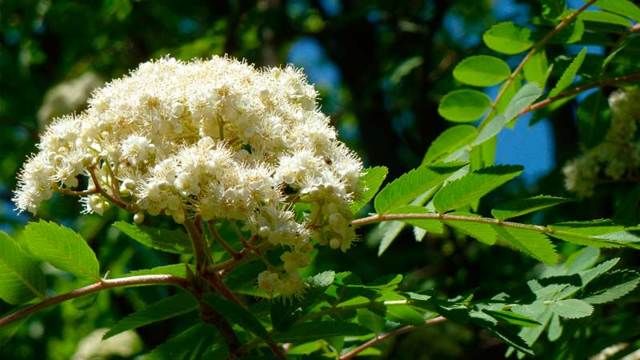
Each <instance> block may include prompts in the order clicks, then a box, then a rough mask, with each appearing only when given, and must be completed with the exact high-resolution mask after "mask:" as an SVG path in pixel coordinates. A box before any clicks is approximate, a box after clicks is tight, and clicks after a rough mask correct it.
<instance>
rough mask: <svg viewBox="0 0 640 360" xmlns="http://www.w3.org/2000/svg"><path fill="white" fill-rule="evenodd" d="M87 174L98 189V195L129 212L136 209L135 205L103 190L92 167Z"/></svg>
mask: <svg viewBox="0 0 640 360" xmlns="http://www.w3.org/2000/svg"><path fill="white" fill-rule="evenodd" d="M89 174H90V175H91V180H93V186H95V187H96V190H97V191H98V193H100V195H102V196H104V197H105V198H106V199H107V200H109V201H110V202H112V203H113V204H115V205H117V206H119V207H121V208H123V209H125V210H127V211H130V212H136V211H138V208H137V207H136V206H135V205H133V204H130V203H128V202H125V201H122V200H121V199H120V198H118V197H116V196H113V195H111V194H109V192H107V191H105V190H104V189H103V188H102V185H101V184H100V181H99V180H98V177H97V176H96V173H95V170H94V169H93V168H89Z"/></svg>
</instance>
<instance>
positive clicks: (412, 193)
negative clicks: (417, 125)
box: [374, 164, 462, 214]
mask: <svg viewBox="0 0 640 360" xmlns="http://www.w3.org/2000/svg"><path fill="white" fill-rule="evenodd" d="M461 167H462V165H459V164H454V165H447V164H443V165H441V166H436V165H432V166H425V165H423V166H420V167H418V168H416V169H413V170H411V171H409V172H408V173H406V174H403V175H402V176H400V177H399V178H397V179H395V180H394V181H392V182H391V183H389V184H387V185H386V186H385V187H384V188H383V189H382V190H381V191H380V193H379V194H378V196H376V198H375V201H374V206H375V209H376V212H377V213H378V214H384V213H386V212H388V211H389V210H392V209H394V208H397V207H400V206H403V205H406V204H408V203H409V202H410V201H412V200H414V199H416V198H417V197H418V196H420V195H421V194H423V193H424V192H426V191H428V190H429V189H431V188H433V187H435V186H440V185H441V184H442V183H443V182H444V181H445V180H446V179H447V178H448V177H449V176H451V175H452V174H453V173H454V172H456V171H458V170H459V169H460V168H461Z"/></svg>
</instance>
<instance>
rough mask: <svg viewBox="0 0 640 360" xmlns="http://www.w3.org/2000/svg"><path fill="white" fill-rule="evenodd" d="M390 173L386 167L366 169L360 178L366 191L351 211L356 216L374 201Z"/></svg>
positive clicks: (352, 205)
mask: <svg viewBox="0 0 640 360" xmlns="http://www.w3.org/2000/svg"><path fill="white" fill-rule="evenodd" d="M388 173H389V169H387V168H386V167H384V166H375V167H371V168H366V169H364V174H363V175H362V177H361V178H360V182H361V184H362V185H363V186H364V188H365V189H366V190H365V191H364V193H362V196H360V198H359V199H357V200H356V201H354V202H353V204H351V211H353V213H354V214H355V213H357V212H358V211H360V210H361V209H362V208H363V207H364V206H365V205H367V203H368V202H369V201H370V200H371V199H373V197H374V196H375V195H376V193H377V192H378V189H380V186H381V185H382V182H383V181H384V179H385V178H386V177H387V174H388Z"/></svg>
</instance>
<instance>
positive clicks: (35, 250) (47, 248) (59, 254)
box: [22, 220, 100, 280]
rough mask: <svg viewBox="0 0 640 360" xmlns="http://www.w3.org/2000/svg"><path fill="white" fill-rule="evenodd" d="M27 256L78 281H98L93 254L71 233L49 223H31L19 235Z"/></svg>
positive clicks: (98, 266)
mask: <svg viewBox="0 0 640 360" xmlns="http://www.w3.org/2000/svg"><path fill="white" fill-rule="evenodd" d="M22 238H23V239H24V243H25V246H26V247H27V249H28V250H29V252H30V253H31V254H33V255H34V256H35V257H37V258H39V259H42V260H44V261H46V262H48V263H50V264H51V265H53V266H55V267H57V268H58V269H60V270H64V271H68V272H70V273H72V274H74V275H76V276H78V277H79V278H84V279H92V280H99V279H100V265H99V264H98V259H97V258H96V254H95V253H94V252H93V250H91V248H90V247H89V245H88V244H87V242H86V241H85V240H84V239H83V238H82V236H80V235H79V234H78V233H76V232H75V231H73V230H71V229H69V228H66V227H63V226H61V225H58V224H56V223H53V222H47V221H44V220H40V221H39V222H37V223H36V222H31V223H29V224H28V225H27V227H26V228H25V229H24V232H23V234H22Z"/></svg>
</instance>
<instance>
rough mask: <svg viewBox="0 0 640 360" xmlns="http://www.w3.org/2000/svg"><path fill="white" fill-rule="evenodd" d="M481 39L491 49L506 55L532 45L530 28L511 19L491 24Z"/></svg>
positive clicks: (521, 50)
mask: <svg viewBox="0 0 640 360" xmlns="http://www.w3.org/2000/svg"><path fill="white" fill-rule="evenodd" d="M482 40H484V43H485V44H486V45H487V47H489V48H490V49H491V50H494V51H497V52H499V53H503V54H507V55H515V54H519V53H521V52H523V51H525V50H528V49H529V48H530V47H531V46H533V41H532V40H531V30H529V29H526V28H522V27H519V26H516V25H515V24H514V23H512V22H511V21H506V22H501V23H498V24H495V25H493V26H492V27H491V28H490V29H489V30H487V31H486V32H485V33H484V34H483V35H482Z"/></svg>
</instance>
